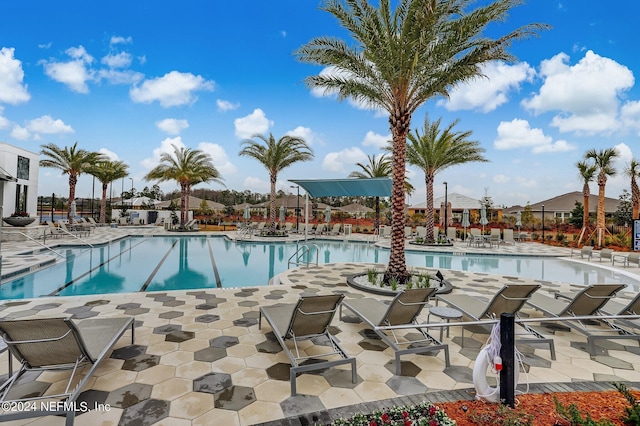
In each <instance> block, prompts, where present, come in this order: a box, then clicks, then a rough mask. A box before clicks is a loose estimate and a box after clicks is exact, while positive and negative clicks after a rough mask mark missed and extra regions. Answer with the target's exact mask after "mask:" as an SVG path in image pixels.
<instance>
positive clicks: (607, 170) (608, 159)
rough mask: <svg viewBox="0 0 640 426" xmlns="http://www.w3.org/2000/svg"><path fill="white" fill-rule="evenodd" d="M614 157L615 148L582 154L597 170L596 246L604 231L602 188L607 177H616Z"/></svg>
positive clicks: (600, 243)
mask: <svg viewBox="0 0 640 426" xmlns="http://www.w3.org/2000/svg"><path fill="white" fill-rule="evenodd" d="M616 157H618V152H617V151H616V150H615V148H607V149H601V150H600V151H596V150H595V149H590V150H588V151H587V152H585V154H584V158H585V159H586V160H592V161H593V165H594V166H595V167H596V169H597V170H598V177H597V182H598V210H597V214H596V231H597V232H598V246H601V245H602V233H603V231H606V228H605V223H604V188H605V186H606V185H607V177H608V176H615V175H616V169H614V168H613V160H614V159H615V158H616Z"/></svg>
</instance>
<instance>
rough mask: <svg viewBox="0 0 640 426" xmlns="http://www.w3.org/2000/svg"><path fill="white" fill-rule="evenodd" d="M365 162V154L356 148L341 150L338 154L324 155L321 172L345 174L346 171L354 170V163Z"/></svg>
mask: <svg viewBox="0 0 640 426" xmlns="http://www.w3.org/2000/svg"><path fill="white" fill-rule="evenodd" d="M366 161H367V154H365V153H364V152H363V151H362V150H361V149H360V148H358V147H351V148H346V149H343V150H342V151H339V152H330V153H328V154H327V155H325V157H324V160H323V161H322V170H326V171H329V172H337V173H347V169H349V170H355V165H356V163H364V162H366Z"/></svg>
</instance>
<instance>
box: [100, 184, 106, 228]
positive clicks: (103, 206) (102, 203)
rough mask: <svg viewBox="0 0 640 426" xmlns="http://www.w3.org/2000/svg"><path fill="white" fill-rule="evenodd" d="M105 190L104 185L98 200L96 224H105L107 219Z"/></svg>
mask: <svg viewBox="0 0 640 426" xmlns="http://www.w3.org/2000/svg"><path fill="white" fill-rule="evenodd" d="M107 188H108V185H107V184H106V183H103V184H102V198H100V218H99V219H98V222H100V223H105V222H106V219H107Z"/></svg>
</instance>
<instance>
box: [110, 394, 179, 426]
mask: <svg viewBox="0 0 640 426" xmlns="http://www.w3.org/2000/svg"><path fill="white" fill-rule="evenodd" d="M169 407H170V403H169V402H168V401H162V400H159V399H147V400H144V401H140V402H139V403H137V404H134V405H132V406H130V407H128V408H126V409H125V410H124V412H123V413H122V417H121V418H120V424H121V425H129V424H135V425H138V426H151V425H152V424H154V423H157V422H159V421H160V420H162V419H164V418H165V417H168V416H169Z"/></svg>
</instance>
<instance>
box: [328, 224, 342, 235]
mask: <svg viewBox="0 0 640 426" xmlns="http://www.w3.org/2000/svg"><path fill="white" fill-rule="evenodd" d="M341 226H342V225H341V224H340V223H334V224H333V228H331V232H330V234H331V235H340V227H341Z"/></svg>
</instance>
